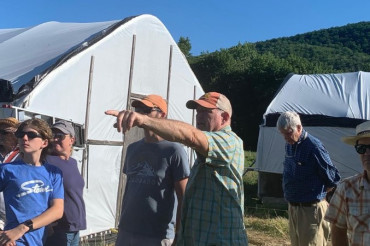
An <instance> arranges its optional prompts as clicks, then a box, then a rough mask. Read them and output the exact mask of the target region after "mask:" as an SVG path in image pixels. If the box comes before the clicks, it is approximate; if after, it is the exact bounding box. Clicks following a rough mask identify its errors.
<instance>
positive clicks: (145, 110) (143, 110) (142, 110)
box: [135, 107, 162, 114]
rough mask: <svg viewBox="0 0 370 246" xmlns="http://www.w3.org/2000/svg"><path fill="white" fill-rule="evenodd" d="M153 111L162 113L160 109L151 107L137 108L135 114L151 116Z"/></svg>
mask: <svg viewBox="0 0 370 246" xmlns="http://www.w3.org/2000/svg"><path fill="white" fill-rule="evenodd" d="M152 111H157V112H162V110H161V109H160V108H156V107H154V108H150V107H137V108H135V112H136V113H139V114H150V113H151V112H152Z"/></svg>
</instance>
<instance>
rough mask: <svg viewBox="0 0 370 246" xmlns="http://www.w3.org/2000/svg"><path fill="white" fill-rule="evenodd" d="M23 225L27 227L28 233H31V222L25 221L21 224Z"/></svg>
mask: <svg viewBox="0 0 370 246" xmlns="http://www.w3.org/2000/svg"><path fill="white" fill-rule="evenodd" d="M22 224H23V225H25V226H27V227H28V229H29V230H28V231H33V221H32V220H26V221H25V222H23V223H22Z"/></svg>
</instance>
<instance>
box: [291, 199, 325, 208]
mask: <svg viewBox="0 0 370 246" xmlns="http://www.w3.org/2000/svg"><path fill="white" fill-rule="evenodd" d="M319 202H320V201H317V200H315V201H312V202H289V204H290V205H291V206H295V207H315V206H316V205H317V204H318V203H319Z"/></svg>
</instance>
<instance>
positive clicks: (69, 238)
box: [45, 231, 80, 246]
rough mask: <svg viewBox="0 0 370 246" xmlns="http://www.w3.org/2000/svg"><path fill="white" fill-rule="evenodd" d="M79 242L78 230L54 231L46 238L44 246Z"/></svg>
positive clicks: (59, 245)
mask: <svg viewBox="0 0 370 246" xmlns="http://www.w3.org/2000/svg"><path fill="white" fill-rule="evenodd" d="M79 243H80V232H79V231H74V232H73V231H72V232H66V231H55V232H54V233H53V234H52V235H51V236H49V237H48V238H47V239H46V243H45V246H78V245H79Z"/></svg>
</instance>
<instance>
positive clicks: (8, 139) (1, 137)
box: [0, 117, 19, 163]
mask: <svg viewBox="0 0 370 246" xmlns="http://www.w3.org/2000/svg"><path fill="white" fill-rule="evenodd" d="M18 125H19V121H18V120H17V119H16V118H13V117H9V118H5V119H0V163H7V162H11V161H13V160H15V159H16V158H17V156H18V153H19V149H18V147H17V138H16V137H15V135H14V133H15V132H16V131H17V129H18Z"/></svg>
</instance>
